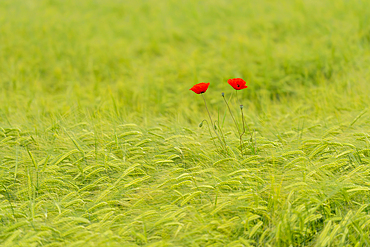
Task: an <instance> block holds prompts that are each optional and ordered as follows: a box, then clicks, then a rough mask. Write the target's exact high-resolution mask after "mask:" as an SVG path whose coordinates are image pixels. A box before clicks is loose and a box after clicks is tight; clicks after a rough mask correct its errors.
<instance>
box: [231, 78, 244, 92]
mask: <svg viewBox="0 0 370 247" xmlns="http://www.w3.org/2000/svg"><path fill="white" fill-rule="evenodd" d="M227 83H229V84H230V86H232V87H233V88H234V89H235V90H241V89H244V88H247V87H248V86H246V85H245V84H246V82H245V81H244V80H243V79H242V78H233V79H229V80H227Z"/></svg>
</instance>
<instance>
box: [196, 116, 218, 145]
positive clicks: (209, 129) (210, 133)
mask: <svg viewBox="0 0 370 247" xmlns="http://www.w3.org/2000/svg"><path fill="white" fill-rule="evenodd" d="M203 122H206V123H207V127H208V131H209V135H210V136H211V139H212V141H213V144H214V145H215V147H216V148H217V149H218V146H217V145H216V142H215V140H214V138H213V135H212V132H211V128H210V127H209V124H208V121H207V120H206V119H204V120H203V121H202V122H201V123H200V125H199V127H202V126H201V125H203Z"/></svg>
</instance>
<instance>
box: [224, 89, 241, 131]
mask: <svg viewBox="0 0 370 247" xmlns="http://www.w3.org/2000/svg"><path fill="white" fill-rule="evenodd" d="M222 97H223V98H224V101H225V104H226V105H227V108H228V109H229V112H230V115H231V118H232V119H233V120H234V123H235V126H236V129H237V130H238V133H239V135H240V131H239V125H238V123H237V122H236V120H235V118H234V115H233V113H232V111H231V109H230V106H229V103H227V100H226V99H225V95H222Z"/></svg>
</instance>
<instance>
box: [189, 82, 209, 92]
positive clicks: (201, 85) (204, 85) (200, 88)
mask: <svg viewBox="0 0 370 247" xmlns="http://www.w3.org/2000/svg"><path fill="white" fill-rule="evenodd" d="M209 84H210V83H209V82H208V83H205V82H201V83H198V84H195V85H194V86H193V87H192V88H190V89H189V90H191V91H193V92H194V93H196V94H201V93H205V92H206V91H207V89H208V86H209Z"/></svg>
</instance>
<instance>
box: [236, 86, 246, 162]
mask: <svg viewBox="0 0 370 247" xmlns="http://www.w3.org/2000/svg"><path fill="white" fill-rule="evenodd" d="M235 93H236V100H237V101H238V102H239V97H238V91H235ZM240 111H241V113H242V123H243V129H242V130H243V132H242V133H240V132H239V140H240V152H241V154H242V157H243V138H242V137H243V135H244V133H245V123H244V122H245V121H244V114H243V105H242V104H240Z"/></svg>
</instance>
